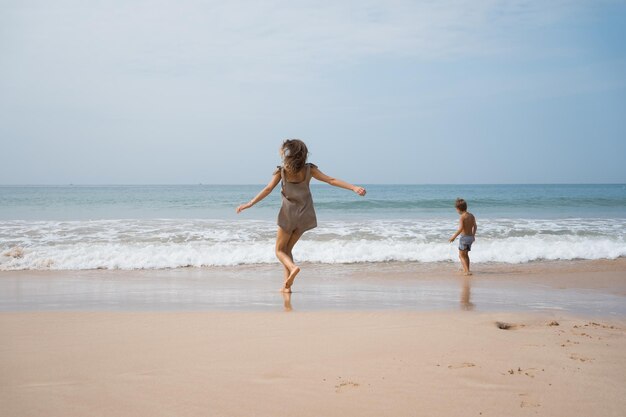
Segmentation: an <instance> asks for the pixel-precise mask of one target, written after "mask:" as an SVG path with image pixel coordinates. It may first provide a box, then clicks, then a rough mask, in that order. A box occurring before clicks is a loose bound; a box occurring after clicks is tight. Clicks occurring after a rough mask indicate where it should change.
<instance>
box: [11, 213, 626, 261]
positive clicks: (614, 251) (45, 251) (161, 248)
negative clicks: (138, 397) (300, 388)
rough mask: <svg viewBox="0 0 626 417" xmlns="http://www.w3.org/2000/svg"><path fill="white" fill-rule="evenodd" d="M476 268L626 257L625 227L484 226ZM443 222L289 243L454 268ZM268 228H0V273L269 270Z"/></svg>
mask: <svg viewBox="0 0 626 417" xmlns="http://www.w3.org/2000/svg"><path fill="white" fill-rule="evenodd" d="M479 226H480V229H479V234H478V236H477V241H476V243H475V244H474V246H473V248H472V254H471V256H472V261H473V262H478V263H480V262H504V263H523V262H530V261H537V260H571V259H615V258H618V257H623V256H626V242H625V237H626V220H624V219H618V220H611V219H562V220H507V219H497V220H482V221H481V222H480V225H479ZM454 229H455V223H454V222H450V221H449V220H440V219H439V220H432V221H428V220H423V219H422V220H397V221H394V220H374V221H364V222H327V223H325V224H323V225H321V226H320V227H319V228H317V229H315V230H313V231H310V232H307V233H306V234H305V236H304V237H303V239H302V241H301V242H300V243H299V244H298V245H297V246H296V249H295V251H294V256H295V257H296V260H297V261H300V262H301V261H307V262H317V263H330V264H332V263H354V262H388V261H413V262H445V261H456V260H457V255H458V253H457V250H456V245H454V244H449V243H447V239H448V237H449V236H450V235H451V234H452V233H453V232H454ZM275 234H276V226H275V224H274V223H273V222H267V221H236V222H232V221H218V220H99V221H73V222H56V221H55V222H52V221H28V222H27V221H4V222H0V270H21V269H63V270H65V269H72V270H80V269H97V268H102V269H162V268H179V267H187V266H192V267H201V266H227V265H240V264H258V263H275V262H276V259H275V257H274V243H275V241H274V239H275Z"/></svg>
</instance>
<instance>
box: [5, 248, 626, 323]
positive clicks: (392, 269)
mask: <svg viewBox="0 0 626 417" xmlns="http://www.w3.org/2000/svg"><path fill="white" fill-rule="evenodd" d="M302 267H303V268H302V272H301V273H300V275H299V276H298V278H297V280H296V282H295V284H294V287H293V289H294V293H293V294H292V295H291V297H290V299H289V300H287V301H289V303H290V305H289V307H288V308H291V309H294V310H297V311H325V310H381V309H382V310H419V311H432V310H443V311H451V310H457V309H463V310H475V311H541V310H557V311H567V312H571V313H575V314H586V315H601V316H602V315H608V316H624V315H626V303H625V302H624V301H625V300H624V297H625V296H626V259H617V260H614V261H579V262H545V263H532V264H525V265H505V264H489V265H483V264H478V265H476V266H475V267H474V271H475V275H474V276H472V277H471V278H470V279H465V278H464V277H462V276H461V275H460V274H459V273H458V272H457V269H458V265H457V264H436V265H423V264H414V263H388V264H352V265H307V264H304V265H303V266H302ZM282 279H283V277H282V269H281V268H280V266H279V265H257V266H242V267H231V268H201V269H199V268H183V269H174V270H139V271H107V270H94V271H16V272H0V311H38V310H48V311H59V310H61V311H68V310H72V311H83V310H90V311H102V310H105V311H159V310H168V311H171V310H174V311H179V310H212V311H215V310H218V311H224V310H227V311H281V310H283V308H284V307H285V305H286V301H285V300H283V298H282V297H281V296H280V294H278V292H277V290H278V288H279V287H280V286H281V284H282Z"/></svg>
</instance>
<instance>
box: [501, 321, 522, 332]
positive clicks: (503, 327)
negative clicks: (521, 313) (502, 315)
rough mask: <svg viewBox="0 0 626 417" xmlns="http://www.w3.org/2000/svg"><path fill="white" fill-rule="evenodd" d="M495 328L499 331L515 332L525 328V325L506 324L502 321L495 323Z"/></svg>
mask: <svg viewBox="0 0 626 417" xmlns="http://www.w3.org/2000/svg"><path fill="white" fill-rule="evenodd" d="M496 327H497V328H498V329H500V330H516V329H520V328H522V327H526V325H525V324H516V323H507V322H504V321H496Z"/></svg>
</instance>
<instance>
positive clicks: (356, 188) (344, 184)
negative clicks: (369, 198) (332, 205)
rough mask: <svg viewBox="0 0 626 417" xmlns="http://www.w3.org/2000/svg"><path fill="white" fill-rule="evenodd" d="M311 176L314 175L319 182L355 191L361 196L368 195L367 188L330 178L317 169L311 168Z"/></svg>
mask: <svg viewBox="0 0 626 417" xmlns="http://www.w3.org/2000/svg"><path fill="white" fill-rule="evenodd" d="M311 175H313V178H315V179H316V180H318V181H322V182H325V183H328V184H330V185H332V186H333V187H339V188H345V189H346V190H350V191H354V192H355V193H357V194H358V195H360V196H364V195H365V193H366V191H365V188H363V187H359V186H356V185H352V184H350V183H347V182H345V181H342V180H340V179H338V178H333V177H329V176H328V175H326V174H324V173H323V172H322V171H320V170H319V169H318V168H317V167H312V168H311Z"/></svg>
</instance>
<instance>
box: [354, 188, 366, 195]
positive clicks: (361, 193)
mask: <svg viewBox="0 0 626 417" xmlns="http://www.w3.org/2000/svg"><path fill="white" fill-rule="evenodd" d="M352 191H354V192H355V193H357V194H358V195H360V196H361V197H363V196H364V195H365V193H366V192H367V191H365V188H363V187H356V186H355V187H354V188H353V189H352Z"/></svg>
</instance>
